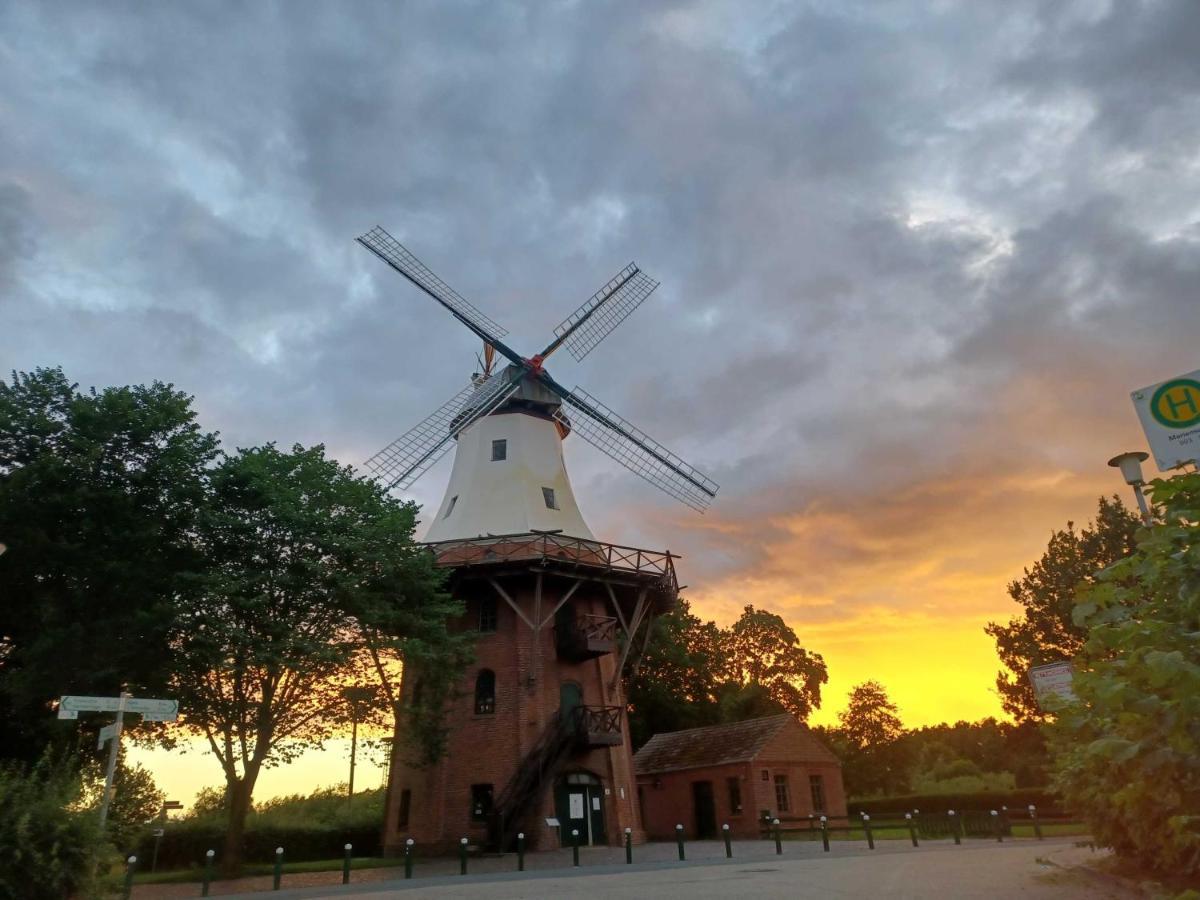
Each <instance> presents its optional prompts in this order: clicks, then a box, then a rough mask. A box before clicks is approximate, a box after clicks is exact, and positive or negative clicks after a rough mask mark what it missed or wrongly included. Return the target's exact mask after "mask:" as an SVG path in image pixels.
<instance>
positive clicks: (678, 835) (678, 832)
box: [675, 825, 686, 859]
mask: <svg viewBox="0 0 1200 900" xmlns="http://www.w3.org/2000/svg"><path fill="white" fill-rule="evenodd" d="M675 843H676V844H678V845H679V858H680V859H686V857H685V856H684V855H683V826H682V825H676V826H675Z"/></svg>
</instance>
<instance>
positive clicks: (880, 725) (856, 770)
mask: <svg viewBox="0 0 1200 900" xmlns="http://www.w3.org/2000/svg"><path fill="white" fill-rule="evenodd" d="M899 712H900V710H899V708H898V707H897V706H896V704H895V703H893V702H892V701H891V699H890V698H889V697H888V695H887V691H886V690H885V689H884V687H883V685H881V684H880V683H879V682H877V681H864V682H863V683H862V684H859V685H856V686H855V687H854V688H852V689H851V691H850V694H849V698H848V700H847V704H846V708H845V709H844V710H842V712H841V714H840V715H839V717H838V719H839V727H838V728H836V729H830V730H829V731H828V732H826V733H825V737H826V738H827V739H828V740H829V741H830V743H831V744H832V746H831V748H830V749H832V750H833V751H834V753H835V754H837V755H838V757H839V758H840V759H841V760H842V777H843V778H844V779H845V782H846V791H847V793H848V794H850V795H851V796H855V797H866V796H870V795H873V794H897V793H900V792H902V791H904V790H906V789H907V787H908V768H909V763H910V758H909V754H908V752H907V748H906V747H905V746H904V744H903V743H902V742H901V740H900V738H901V737H902V736H903V734H904V724H903V723H902V722H901V721H900V716H899Z"/></svg>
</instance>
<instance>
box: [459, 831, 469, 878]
mask: <svg viewBox="0 0 1200 900" xmlns="http://www.w3.org/2000/svg"><path fill="white" fill-rule="evenodd" d="M458 874H459V875H466V874H467V839H466V838H462V839H460V840H459V842H458Z"/></svg>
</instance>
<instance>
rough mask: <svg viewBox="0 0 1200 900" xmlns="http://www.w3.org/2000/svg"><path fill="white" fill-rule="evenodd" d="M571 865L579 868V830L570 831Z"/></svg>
mask: <svg viewBox="0 0 1200 900" xmlns="http://www.w3.org/2000/svg"><path fill="white" fill-rule="evenodd" d="M571 865H573V866H574V867H575V868H577V869H578V868H579V829H578V828H572V829H571Z"/></svg>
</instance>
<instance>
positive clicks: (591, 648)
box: [554, 615, 617, 660]
mask: <svg viewBox="0 0 1200 900" xmlns="http://www.w3.org/2000/svg"><path fill="white" fill-rule="evenodd" d="M554 643H555V647H556V649H557V650H558V655H559V656H562V657H565V658H567V659H574V660H584V659H594V658H595V657H597V656H603V655H604V654H606V653H612V652H613V651H614V650H616V649H617V620H616V619H615V618H613V617H612V616H593V615H581V616H576V617H575V618H573V619H571V620H569V621H564V622H559V623H558V624H557V625H555V626H554Z"/></svg>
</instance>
